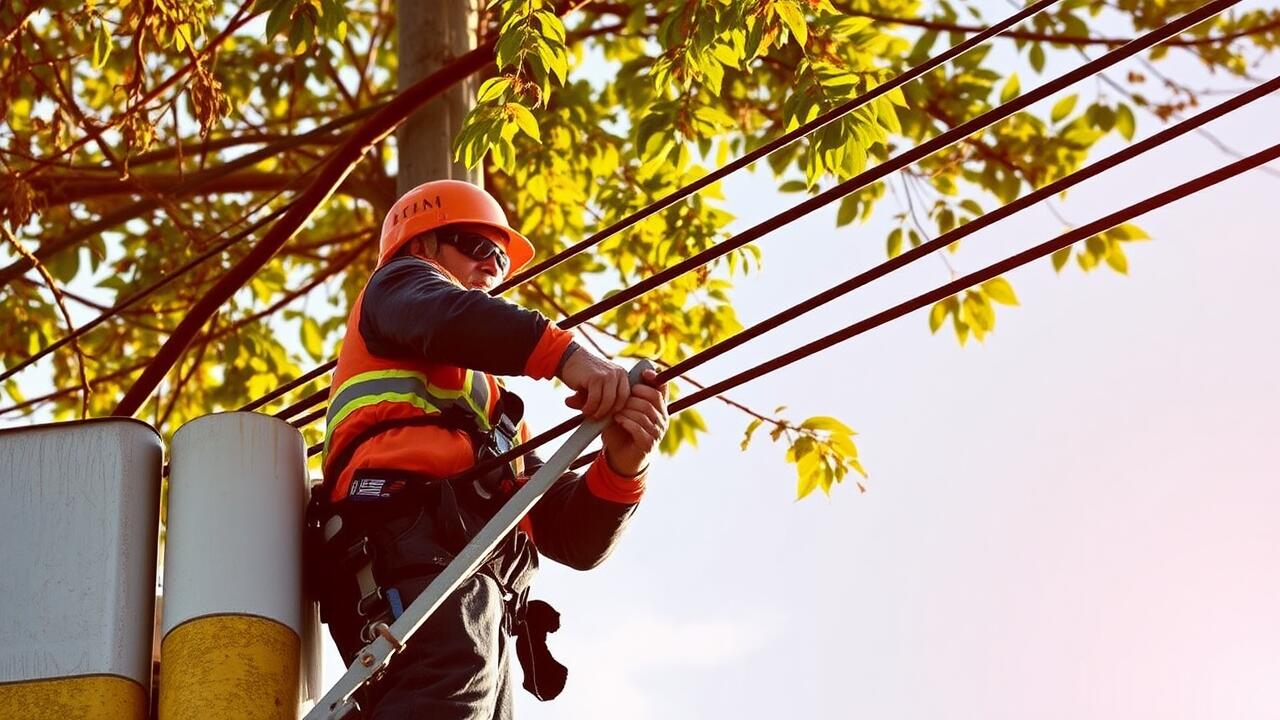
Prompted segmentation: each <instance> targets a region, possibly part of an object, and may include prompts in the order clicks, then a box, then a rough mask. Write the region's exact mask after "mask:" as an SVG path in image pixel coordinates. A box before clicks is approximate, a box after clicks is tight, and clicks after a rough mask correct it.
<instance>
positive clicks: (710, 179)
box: [493, 0, 1059, 295]
mask: <svg viewBox="0 0 1280 720" xmlns="http://www.w3.org/2000/svg"><path fill="white" fill-rule="evenodd" d="M1058 1H1059V0H1039V1H1038V2H1035V3H1033V4H1031V5H1028V6H1027V7H1025V8H1023V9H1021V10H1019V11H1018V12H1016V13H1014V14H1013V15H1010V16H1009V17H1007V18H1005V19H1004V20H1001V21H1000V22H998V23H996V24H995V25H992V26H990V27H988V28H986V29H984V30H982V31H981V32H979V33H978V34H977V35H974V36H972V37H970V38H968V39H967V40H964V41H963V42H960V43H958V44H956V45H954V46H952V47H950V48H948V49H947V50H946V51H945V52H942V53H940V54H939V55H937V56H935V57H933V58H930V59H929V60H926V61H925V62H922V63H920V64H919V65H916V66H914V67H912V68H911V69H909V70H907V71H906V72H904V73H901V74H899V75H898V76H896V77H894V78H893V79H892V80H889V81H888V82H886V83H884V84H883V85H877V86H876V87H874V88H872V89H871V90H868V91H867V92H865V93H862V94H861V95H859V96H858V97H855V98H853V99H852V100H849V101H848V102H845V103H843V104H841V105H838V106H836V107H835V108H833V109H831V110H828V111H827V112H825V113H823V114H822V115H819V116H818V117H816V118H814V119H813V120H810V121H809V122H807V123H804V124H803V125H800V126H799V127H797V128H795V129H793V130H791V131H789V132H786V133H783V134H782V135H780V136H779V137H777V138H774V139H773V140H771V141H769V142H768V143H765V144H764V145H762V146H760V147H759V148H756V149H755V150H752V151H751V152H749V153H747V154H746V155H743V156H742V157H740V158H738V159H736V160H734V161H732V162H730V163H728V164H726V165H724V166H722V167H720V168H718V169H716V170H714V171H713V172H711V173H709V174H707V175H705V176H703V177H701V178H699V179H697V180H695V181H694V182H691V183H689V184H688V185H685V186H683V187H681V188H680V189H678V190H675V191H673V192H671V193H670V194H668V195H666V196H665V197H663V198H661V199H659V200H657V201H655V202H652V203H650V204H649V205H646V206H645V207H644V208H641V209H640V210H637V211H636V212H634V213H632V214H630V215H628V216H627V217H625V218H623V219H621V220H619V221H617V222H615V223H613V224H612V225H610V226H608V227H606V228H604V229H603V230H600V231H599V232H596V233H594V234H593V235H591V236H590V237H588V238H587V239H585V240H582V241H581V242H578V243H575V244H574V245H571V246H569V247H567V248H565V249H563V250H561V251H560V252H558V253H556V254H555V255H552V256H551V257H549V258H547V259H546V260H543V261H541V262H539V263H537V264H535V265H534V266H533V267H531V268H529V269H528V270H525V271H524V272H521V273H519V274H517V275H516V276H515V277H513V278H511V279H509V280H507V281H505V282H503V283H502V284H500V285H498V287H497V288H495V289H494V291H493V293H494V294H495V295H500V294H502V293H504V292H506V291H507V290H510V289H511V288H514V287H515V286H517V285H521V284H523V283H525V282H528V281H529V280H532V279H533V278H535V277H537V276H539V275H541V274H542V273H544V272H546V271H547V270H550V269H551V268H553V267H555V266H557V265H559V264H560V263H562V262H564V261H565V260H568V259H569V258H571V257H573V256H574V255H577V254H579V253H581V252H583V251H585V250H587V249H588V248H591V247H594V246H595V245H597V244H599V243H600V242H603V241H604V240H606V239H608V238H610V237H612V236H614V235H616V234H618V233H619V232H622V231H623V230H626V229H627V228H629V227H631V226H633V225H635V224H636V223H638V222H640V221H641V220H644V219H645V218H647V217H649V216H651V215H653V214H654V213H657V212H661V211H662V210H665V209H667V208H669V207H671V206H672V205H674V204H676V203H677V202H680V201H681V200H684V199H685V198H687V197H689V196H690V195H693V194H694V193H696V192H698V191H700V190H702V189H703V188H705V187H707V186H708V185H711V184H713V183H716V182H719V181H720V180H722V179H724V178H725V177H726V176H728V175H730V174H732V173H734V172H737V171H738V170H741V169H742V168H745V167H747V166H748V165H751V164H752V163H754V162H755V161H757V160H759V159H760V158H763V157H765V156H767V155H770V154H772V153H773V152H774V151H776V150H779V149H781V148H783V147H786V146H787V145H790V144H791V143H793V142H795V141H796V140H797V139H799V138H801V137H804V136H805V135H808V134H809V133H811V132H813V131H815V130H819V129H821V128H823V127H826V126H827V125H829V124H831V123H833V122H835V121H836V120H839V119H840V118H842V117H844V116H845V115H848V114H849V113H851V112H853V111H854V110H856V109H858V108H860V107H862V106H863V105H866V104H867V103H869V102H871V101H873V100H876V99H877V98H880V97H883V96H885V95H886V94H888V93H890V92H892V91H894V90H897V89H898V88H901V87H902V86H904V85H906V84H907V83H909V82H911V81H913V80H916V79H918V78H920V77H923V76H924V75H925V74H926V73H928V72H930V71H932V70H934V69H936V68H939V67H941V66H943V65H945V64H947V63H949V62H951V61H952V60H954V59H956V58H958V57H960V56H961V55H964V54H966V53H968V52H969V51H970V50H972V49H974V48H975V47H977V46H979V45H981V44H983V43H985V42H986V41H988V40H990V39H992V38H994V37H996V36H997V35H1000V34H1001V33H1004V32H1005V31H1007V30H1009V29H1010V28H1012V27H1013V26H1015V25H1017V24H1019V23H1021V22H1022V21H1023V20H1026V19H1028V18H1031V17H1034V16H1035V15H1038V14H1039V13H1041V12H1043V11H1044V10H1046V9H1048V8H1049V7H1051V6H1053V5H1055V4H1057V3H1058Z"/></svg>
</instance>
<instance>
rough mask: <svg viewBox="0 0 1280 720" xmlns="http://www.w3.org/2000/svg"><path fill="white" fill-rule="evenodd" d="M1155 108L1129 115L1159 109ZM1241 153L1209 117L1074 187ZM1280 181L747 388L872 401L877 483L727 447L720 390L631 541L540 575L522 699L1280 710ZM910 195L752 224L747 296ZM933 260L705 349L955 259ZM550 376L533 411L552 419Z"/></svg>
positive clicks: (595, 712)
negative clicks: (968, 319)
mask: <svg viewBox="0 0 1280 720" xmlns="http://www.w3.org/2000/svg"><path fill="white" fill-rule="evenodd" d="M1172 67H1182V68H1186V65H1185V64H1183V65H1174V66H1172ZM1265 70H1267V68H1263V69H1260V70H1259V74H1260V75H1261V76H1263V77H1270V75H1269V74H1268V73H1267V72H1264V71H1265ZM1274 71H1275V69H1274V68H1271V69H1270V72H1271V73H1274ZM1120 72H1122V70H1121V71H1120ZM1210 82H1211V80H1208V79H1206V80H1205V84H1209V83H1210ZM1230 82H1231V81H1224V80H1219V81H1218V84H1219V85H1221V84H1223V83H1230ZM1029 85H1030V81H1029V80H1027V79H1024V81H1023V87H1024V88H1027V87H1029ZM1091 91H1092V88H1086V92H1091ZM1277 117H1280V99H1277V98H1275V97H1272V98H1268V99H1267V100H1265V101H1263V102H1261V103H1258V104H1256V105H1254V106H1253V107H1252V108H1250V109H1248V110H1246V111H1242V112H1241V113H1239V114H1238V115H1236V116H1233V117H1231V118H1228V119H1226V120H1225V121H1220V122H1218V123H1216V124H1214V125H1213V126H1212V128H1211V129H1212V131H1213V132H1214V133H1215V134H1217V135H1218V136H1219V137H1220V138H1222V139H1224V140H1225V141H1227V142H1228V143H1230V144H1232V145H1234V146H1235V147H1236V148H1237V149H1238V150H1240V151H1243V152H1249V151H1253V150H1258V149H1261V148H1262V147H1265V146H1267V145H1270V144H1272V143H1274V142H1277V141H1280V129H1277V123H1276V118H1277ZM1155 127H1156V124H1155V122H1154V121H1153V120H1152V119H1151V118H1150V116H1146V115H1139V128H1140V133H1142V134H1147V133H1150V132H1152V131H1153V129H1155ZM1115 147H1116V146H1115V145H1114V144H1112V145H1109V146H1108V149H1114V148H1115ZM1228 160H1229V159H1228V158H1225V157H1224V156H1223V155H1222V154H1221V153H1219V152H1218V151H1216V150H1214V149H1213V148H1212V146H1210V145H1209V144H1208V143H1207V142H1205V141H1204V140H1203V139H1202V138H1199V137H1196V136H1190V137H1187V138H1184V139H1183V140H1181V141H1179V142H1176V143H1173V144H1171V145H1168V146H1166V147H1165V148H1164V149H1162V151H1161V152H1160V153H1159V154H1158V155H1156V156H1152V157H1149V158H1144V159H1142V160H1140V161H1135V162H1132V163H1130V164H1128V165H1126V166H1125V167H1124V168H1121V169H1119V170H1117V171H1113V172H1112V173H1109V174H1108V175H1106V176H1105V177H1103V178H1099V179H1097V180H1096V181H1094V182H1091V183H1089V184H1088V185H1086V186H1083V187H1082V188H1080V189H1077V190H1076V191H1074V192H1073V193H1072V194H1071V195H1070V197H1068V198H1067V199H1066V201H1065V202H1064V203H1063V204H1062V206H1061V209H1062V212H1063V213H1064V214H1065V215H1066V217H1067V218H1068V219H1070V220H1072V221H1074V222H1077V223H1084V222H1087V221H1089V220H1092V219H1093V218H1095V217H1097V216H1099V215H1102V214H1104V213H1106V212H1109V211H1111V210H1113V209H1117V208H1119V207H1122V206H1124V205H1127V204H1128V203H1130V202H1133V201H1135V200H1138V199H1140V198H1142V197H1145V196H1146V195H1149V194H1152V193H1153V192H1156V191H1158V190H1161V189H1164V188H1166V187H1169V186H1172V185H1174V184H1176V183H1177V182H1180V181H1182V180H1185V179H1189V178H1190V177H1193V176H1194V175H1198V174H1200V173H1202V172H1204V171H1207V170H1209V169H1212V168H1213V167H1215V166H1217V165H1220V164H1224V163H1225V162H1227V161H1228ZM726 194H727V196H728V197H729V198H730V208H731V209H732V210H733V211H735V212H736V213H737V214H738V215H739V217H740V218H741V220H740V223H739V225H738V228H739V229H741V228H745V227H748V226H749V225H750V224H751V223H752V222H754V221H757V220H759V219H762V218H763V217H765V216H767V215H769V214H772V213H774V212H776V211H778V210H780V209H782V208H784V207H786V206H787V204H789V203H791V202H794V201H795V198H796V197H798V196H795V195H782V196H780V195H778V194H777V193H775V192H774V191H773V183H772V181H771V180H770V179H768V178H766V177H752V176H743V177H739V178H735V179H734V180H733V181H731V182H729V183H727V185H726ZM1277 200H1280V179H1277V178H1274V177H1269V176H1266V175H1263V174H1262V173H1260V172H1253V173H1250V174H1249V175H1246V176H1244V177H1241V178H1238V179H1236V180H1234V181H1231V182H1228V183H1226V184H1224V185H1222V186H1219V187H1218V188H1216V189H1214V190H1211V191H1209V192H1205V193H1203V194H1200V195H1198V196H1195V197H1194V198H1192V199H1189V200H1186V201H1184V202H1182V203H1181V204H1179V205H1177V206H1175V207H1171V208H1167V209H1165V210H1162V211H1158V212H1155V213H1151V214H1150V215H1147V216H1145V217H1143V218H1141V219H1140V221H1139V222H1140V224H1141V225H1142V226H1143V227H1145V228H1146V229H1147V230H1148V231H1149V232H1150V233H1151V235H1152V236H1153V238H1155V240H1154V241H1152V242H1148V243H1144V244H1140V245H1136V244H1135V245H1131V246H1130V247H1129V255H1130V261H1131V274H1130V276H1129V277H1120V276H1118V275H1116V274H1115V273H1112V272H1110V271H1107V270H1103V271H1096V272H1094V273H1091V274H1089V275H1085V274H1083V273H1081V272H1080V271H1079V270H1078V269H1077V268H1076V267H1075V266H1074V263H1073V264H1072V266H1070V267H1069V268H1068V270H1067V271H1065V272H1064V273H1063V274H1062V275H1061V276H1056V275H1055V274H1054V272H1053V270H1052V268H1051V267H1050V266H1049V264H1048V262H1047V261H1044V262H1041V263H1039V264H1036V265H1033V266H1031V267H1028V268H1024V269H1022V270H1020V271H1018V272H1015V273H1014V274H1013V275H1012V276H1011V280H1012V282H1013V283H1014V285H1015V287H1016V289H1017V292H1018V295H1019V297H1020V299H1021V301H1022V306H1021V307H1019V308H1016V309H1008V310H1002V311H1001V312H1000V314H999V323H998V326H997V329H996V333H995V334H994V335H993V336H992V337H990V338H989V339H988V341H987V342H986V343H985V344H973V343H971V344H970V346H969V347H967V348H964V349H961V348H959V347H958V346H957V344H956V342H955V340H954V337H953V336H951V335H944V334H939V335H938V336H936V337H935V336H931V335H930V334H929V332H928V327H927V323H926V318H925V315H924V314H923V313H917V314H915V315H912V316H909V317H907V318H904V319H903V320H901V321H899V322H896V323H893V324H891V325H889V326H886V327H884V328H881V329H879V330H875V331H872V332H871V333H869V334H868V335H865V336H863V337H861V338H858V339H855V340H853V341H851V342H849V343H846V344H844V345H841V346H838V347H837V348H834V349H832V350H831V351H828V352H827V353H825V354H823V355H822V356H820V357H816V358H813V359H810V360H807V361H804V362H802V363H799V364H797V365H795V366H792V367H791V368H789V369H787V370H784V371H782V372H779V373H776V374H774V375H771V376H769V377H767V378H764V379H761V380H759V381H757V382H755V383H753V384H751V385H749V386H747V387H744V388H742V389H740V390H738V391H735V392H734V393H733V394H732V396H733V397H734V398H736V399H738V400H740V401H743V402H745V403H747V404H749V405H753V406H758V407H760V408H764V409H772V408H773V407H774V406H776V405H779V404H783V403H785V404H787V405H789V406H790V410H789V411H788V415H789V416H791V417H792V418H794V419H802V418H804V417H807V416H809V415H816V414H834V415H837V416H839V417H841V418H843V419H845V420H846V421H847V422H849V423H850V424H851V425H853V426H854V427H855V428H856V429H857V430H858V431H859V433H860V435H859V437H858V441H859V447H860V450H861V452H862V454H863V459H864V463H865V464H866V466H867V468H868V469H869V471H870V472H871V479H870V481H869V482H868V487H869V492H868V493H866V494H865V495H859V494H858V493H857V492H856V490H855V489H854V488H852V487H845V486H840V487H838V488H837V489H836V491H835V492H834V493H833V495H832V497H831V498H830V499H829V500H828V499H824V498H821V497H815V498H811V499H808V500H805V501H803V502H799V503H796V502H793V498H794V487H795V476H794V472H793V471H792V468H791V466H788V465H786V464H785V463H784V462H783V460H782V453H783V448H782V447H781V446H774V445H770V443H769V442H768V441H767V439H765V438H763V437H762V438H761V439H758V440H757V442H756V443H755V444H754V445H753V446H752V448H751V449H750V450H749V451H748V452H746V453H742V452H739V450H738V447H737V444H738V442H739V440H740V438H741V434H742V429H743V427H744V425H745V424H746V418H745V417H744V416H742V415H741V414H740V413H736V412H734V411H731V410H729V409H727V408H724V407H723V406H720V405H718V404H716V403H708V404H705V405H704V406H703V407H704V412H705V413H706V415H707V418H708V421H709V423H710V425H711V427H712V430H713V432H712V433H711V434H710V435H708V436H706V437H705V438H704V439H703V441H702V443H701V445H700V447H699V448H698V449H697V450H692V451H684V452H682V453H681V454H680V455H679V456H678V457H676V458H674V459H666V458H664V459H660V460H658V461H657V462H656V463H655V466H654V468H653V472H652V476H651V481H650V488H649V492H648V495H647V496H646V498H645V500H644V501H643V504H642V506H641V508H640V510H639V512H638V513H637V515H636V517H635V519H634V521H633V524H632V526H631V528H630V531H629V533H628V536H627V537H626V538H625V539H624V542H623V543H622V546H621V548H620V550H619V551H618V552H617V553H616V554H615V556H614V557H612V558H611V559H610V560H609V561H608V562H607V563H606V564H605V565H604V566H602V567H601V568H599V569H597V570H595V571H593V572H590V573H576V572H573V571H569V570H564V569H561V568H558V567H554V566H551V564H550V563H547V566H545V569H544V571H543V573H542V576H541V577H540V579H539V581H538V583H537V584H536V586H535V594H536V595H538V596H541V597H544V598H546V599H548V600H550V601H551V602H552V603H553V604H555V605H557V607H559V608H560V610H561V611H562V613H563V627H562V630H561V631H560V632H559V633H557V634H555V635H552V636H551V639H550V641H551V646H552V649H553V651H554V652H556V654H557V655H558V657H560V659H561V660H562V661H563V662H565V664H567V665H568V666H569V667H570V676H569V683H568V687H567V689H566V690H565V693H564V695H563V696H562V697H561V698H560V699H559V700H556V701H554V702H552V703H546V704H543V703H539V702H538V701H536V700H534V699H533V698H532V697H531V696H528V695H526V694H524V693H523V692H520V693H518V697H519V699H518V711H519V714H520V716H521V717H524V718H532V719H534V720H537V719H539V718H553V717H554V718H558V719H579V718H580V719H583V720H585V719H586V718H598V717H610V718H615V719H632V718H634V719H636V720H640V719H646V718H664V719H665V718H706V717H743V718H774V717H779V716H787V717H875V718H904V719H920V720H924V719H926V718H939V717H945V718H983V719H997V718H1008V719H1010V720H1013V719H1015V718H1017V719H1021V718H1027V717H1036V718H1063V719H1064V720H1065V719H1067V718H1072V719H1074V718H1081V717H1089V718H1126V719H1133V718H1169V719H1175V718H1188V719H1190V718H1231V719H1235V718H1239V719H1245V718H1249V719H1252V718H1274V717H1277V716H1278V715H1280V683H1277V682H1276V678H1277V677H1280V614H1277V612H1276V610H1275V608H1277V607H1280V580H1278V579H1277V576H1276V572H1275V568H1276V567H1278V566H1280V527H1278V526H1277V523H1276V522H1275V520H1274V518H1275V516H1276V514H1277V512H1278V511H1280V483H1277V480H1280V472H1277V470H1276V469H1275V468H1274V462H1275V461H1274V458H1273V457H1272V455H1273V450H1274V449H1275V447H1276V442H1275V441H1274V440H1273V436H1274V435H1275V433H1276V431H1277V429H1278V428H1280V379H1278V378H1277V373H1276V370H1275V369H1276V368H1277V367H1280V328H1278V326H1277V320H1276V312H1275V307H1276V305H1275V288H1276V287H1277V280H1276V276H1277V272H1280V247H1278V246H1277V243H1276V240H1277V233H1276V231H1275V229H1274V225H1273V221H1272V218H1273V217H1274V215H1273V213H1274V205H1275V203H1276V202H1277ZM988 204H989V203H988ZM891 207H892V204H891V202H890V203H886V205H885V206H884V207H883V210H882V212H881V213H879V215H878V216H877V219H876V221H875V222H873V223H872V224H870V225H868V226H864V227H858V228H844V229H840V230H836V229H834V221H833V214H832V213H821V214H819V215H816V216H814V217H811V218H809V219H808V220H806V221H802V222H800V223H797V224H796V225H793V226H791V227H790V228H789V229H788V230H785V231H782V232H780V233H776V234H775V235H773V236H771V237H770V238H768V239H766V240H765V241H763V242H762V243H761V247H762V248H763V249H764V251H765V261H766V262H765V270H764V272H763V273H761V274H760V275H759V276H756V277H752V278H749V279H746V280H743V281H742V282H740V283H739V285H738V291H737V294H736V296H735V297H736V298H737V304H738V307H739V311H740V314H741V316H742V318H743V320H744V322H748V323H749V322H752V321H755V320H759V319H761V318H763V317H766V316H767V315H768V314H770V313H771V312H773V311H775V310H776V309H778V308H779V307H781V306H783V305H789V304H791V303H793V302H795V301H798V300H800V299H802V298H804V297H807V296H808V295H810V294H812V293H813V292H816V291H817V290H819V289H823V288H825V287H827V286H829V285H831V284H834V283H835V282H837V281H838V280H840V279H843V278H845V277H847V276H849V275H852V274H853V273H854V272H856V271H857V270H859V269H862V268H865V267H867V266H869V265H870V264H872V263H875V262H878V261H880V260H882V259H883V238H884V228H885V225H884V223H886V222H887V220H886V218H887V216H888V215H890V214H891V212H892V210H891ZM1059 230H1060V225H1059V223H1058V222H1057V220H1055V219H1054V218H1053V217H1052V216H1051V215H1050V214H1049V213H1048V212H1047V211H1046V210H1044V209H1043V208H1033V209H1032V210H1030V211H1027V212H1024V213H1023V214H1022V215H1021V216H1019V217H1018V218H1017V220H1016V221H1014V222H1009V223H1005V224H1003V225H1002V226H1000V227H999V228H996V229H995V230H993V231H987V232H984V233H980V234H978V235H977V236H975V237H973V238H971V239H969V240H966V241H965V249H964V252H962V253H961V254H960V255H959V256H958V257H957V258H955V260H954V262H955V263H956V264H957V269H958V270H959V271H961V272H966V271H971V270H974V269H977V268H978V267H980V266H981V265H983V264H985V263H986V262H990V261H993V260H995V259H997V258H998V257H1000V256H1003V255H1005V254H1008V253H1011V252H1013V251H1015V250H1017V249H1020V248H1022V247H1025V246H1027V245H1030V244H1033V243H1036V242H1040V241H1042V240H1045V239H1048V238H1049V237H1051V236H1052V235H1055V234H1057V233H1058V232H1059ZM918 265H919V267H913V268H910V269H908V270H907V271H904V273H903V274H902V275H901V276H900V277H899V276H894V277H891V278H889V279H887V280H885V281H882V282H880V283H877V284H875V285H873V286H871V287H868V288H866V289H865V290H864V291H860V292H859V293H858V294H857V295H856V296H855V297H851V298H848V299H847V300H845V301H844V302H841V303H837V304H835V305H833V306H831V307H828V308H826V309H824V310H823V311H820V312H818V313H815V314H814V315H813V317H811V318H807V319H806V320H805V321H802V322H798V323H795V324H794V325H793V326H791V327H789V328H786V329H785V330H784V331H782V332H779V333H777V334H774V335H770V336H767V337H766V338H763V339H761V340H758V341H757V342H756V343H753V344H751V345H748V346H747V347H744V348H742V349H741V350H740V351H735V352H734V353H732V354H730V355H729V356H728V357H726V358H724V359H723V361H721V362H716V363H713V364H712V365H710V366H708V367H706V368H703V369H701V370H699V371H698V372H697V373H696V377H697V378H699V379H700V380H702V381H704V382H705V381H712V380H716V379H719V378H720V377H723V376H725V375H727V374H729V373H730V372H732V371H733V370H735V369H738V368H741V367H746V366H747V365H749V364H754V363H755V362H759V361H760V360H763V359H765V358H767V357H771V356H773V355H775V354H777V353H779V352H782V351H784V350H786V349H789V348H791V347H794V346H796V345H798V344H800V343H802V342H805V341H807V340H810V339H813V338H815V337H817V336H818V335H820V334H823V333H825V332H828V331H830V330H831V329H833V328H835V327H836V326H839V325H843V324H847V323H849V322H852V321H854V320H857V319H860V318H861V317H864V316H866V315H867V314H869V313H871V312H874V311H876V310H879V309H882V308H884V307H887V306H888V305H890V304H892V303H893V302H896V301H898V300H901V299H904V298H906V297H908V296H909V295H912V294H915V293H918V292H920V291H923V290H925V289H928V288H929V287H931V286H933V285H936V284H938V283H941V282H944V281H945V280H947V279H948V276H947V273H946V270H945V268H944V267H943V265H942V264H941V263H940V262H938V261H932V260H931V261H922V262H921V263H918ZM535 397H545V398H546V399H545V400H542V401H537V400H535V401H534V402H532V403H530V404H531V405H532V406H533V407H534V408H535V415H534V418H535V419H536V418H538V417H540V416H545V417H547V418H548V419H547V420H546V421H544V423H542V424H543V425H545V423H549V422H550V421H551V418H553V417H559V415H558V414H556V413H555V411H550V412H549V411H548V408H549V407H553V405H554V402H555V400H554V398H553V397H552V396H551V395H549V394H548V395H541V394H540V395H537V396H535ZM544 413H545V415H544ZM516 672H517V675H516V678H517V682H518V679H519V673H518V670H517V671H516Z"/></svg>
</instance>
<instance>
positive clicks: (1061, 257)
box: [1050, 245, 1071, 272]
mask: <svg viewBox="0 0 1280 720" xmlns="http://www.w3.org/2000/svg"><path fill="white" fill-rule="evenodd" d="M1050 257H1051V259H1052V260H1053V270H1054V272H1062V268H1063V267H1065V266H1066V264H1067V261H1068V260H1070V259H1071V246H1070V245H1068V246H1066V247H1064V248H1062V249H1061V250H1055V251H1054V253H1053V255H1052V256H1050Z"/></svg>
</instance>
